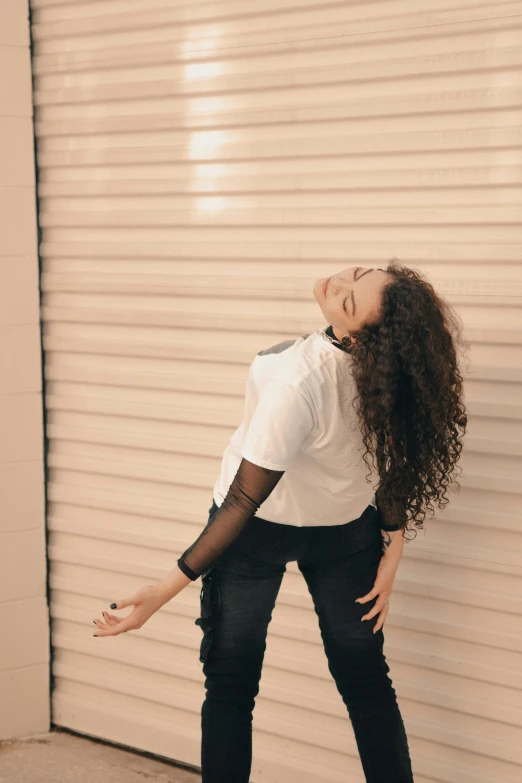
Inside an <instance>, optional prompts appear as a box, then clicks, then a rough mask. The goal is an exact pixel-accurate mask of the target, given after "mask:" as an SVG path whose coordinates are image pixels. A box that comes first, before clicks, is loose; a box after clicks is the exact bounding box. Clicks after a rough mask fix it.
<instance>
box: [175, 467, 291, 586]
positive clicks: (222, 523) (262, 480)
mask: <svg viewBox="0 0 522 783" xmlns="http://www.w3.org/2000/svg"><path fill="white" fill-rule="evenodd" d="M283 473H284V470H268V469H267V468H261V467H259V465H254V463H252V462H249V461H248V460H246V459H242V460H241V463H240V465H239V468H238V470H237V473H236V475H235V476H234V479H233V481H232V483H231V485H230V488H229V490H228V492H227V495H226V497H225V499H224V501H223V503H222V504H221V506H220V507H219V509H218V510H217V511H216V513H215V514H214V515H213V516H212V518H211V519H210V520H209V521H208V524H207V526H206V527H205V528H204V530H203V531H202V532H201V534H200V535H199V536H198V538H197V539H196V540H195V541H194V543H193V544H191V545H190V546H189V548H188V549H186V550H185V552H183V554H182V555H181V557H180V558H179V560H178V566H179V568H180V569H181V571H183V573H184V574H185V576H188V577H189V579H191V580H192V581H194V580H195V579H197V578H198V577H199V576H201V574H202V573H203V572H204V571H205V570H206V569H207V568H208V567H209V566H210V565H212V563H213V562H214V561H215V560H216V559H217V558H218V557H219V556H220V555H221V554H222V553H223V552H224V551H225V549H227V548H228V547H229V546H230V545H231V544H232V543H233V541H234V540H235V539H236V538H237V537H238V536H239V534H240V533H241V531H242V530H243V528H244V526H245V525H246V523H247V522H248V520H249V519H250V517H252V516H253V515H254V514H255V512H256V511H257V510H258V508H259V506H260V505H261V504H262V503H263V502H264V501H265V500H266V499H267V497H268V496H269V495H270V493H271V492H272V490H273V489H274V487H275V486H276V484H277V482H278V481H279V479H280V478H281V476H282V475H283Z"/></svg>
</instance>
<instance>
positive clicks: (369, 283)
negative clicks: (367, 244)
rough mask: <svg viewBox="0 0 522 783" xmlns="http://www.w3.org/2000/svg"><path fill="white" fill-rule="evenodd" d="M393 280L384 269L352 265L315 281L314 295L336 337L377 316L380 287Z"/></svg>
mask: <svg viewBox="0 0 522 783" xmlns="http://www.w3.org/2000/svg"><path fill="white" fill-rule="evenodd" d="M390 279H391V278H390V275H388V274H387V273H386V272H384V271H383V270H382V269H372V268H370V267H365V266H351V267H348V269H343V270H342V272H338V273H337V274H335V275H332V276H331V277H330V278H328V277H321V278H319V280H316V282H315V284H314V288H313V293H314V296H315V298H316V299H317V302H318V304H319V307H320V308H321V310H322V311H323V315H324V317H325V318H326V320H327V322H328V323H329V324H331V325H332V327H333V329H334V333H335V334H336V336H337V337H339V336H341V337H342V336H344V335H345V334H347V333H348V332H354V331H357V329H360V328H361V327H362V326H363V325H364V324H365V323H367V322H370V321H372V320H373V319H374V318H375V317H376V316H377V315H378V313H379V305H380V302H381V290H382V288H383V286H384V285H385V284H386V283H388V282H389V281H390ZM327 281H328V283H327ZM323 286H326V292H324V288H323Z"/></svg>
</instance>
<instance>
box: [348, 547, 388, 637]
mask: <svg viewBox="0 0 522 783" xmlns="http://www.w3.org/2000/svg"><path fill="white" fill-rule="evenodd" d="M388 555H389V553H387V554H385V555H383V557H382V558H381V562H380V563H379V568H378V570H377V577H376V579H375V584H374V585H373V588H372V590H370V592H369V593H367V594H366V595H363V596H362V598H356V599H355V600H356V603H359V604H365V603H367V602H368V601H371V600H372V599H373V598H375V597H377V601H376V602H375V605H374V606H373V608H372V609H371V610H370V611H369V612H368V614H365V615H364V617H361V620H371V619H372V617H375V615H376V614H378V615H379V618H378V620H377V622H376V623H375V626H374V628H373V632H374V633H377V631H379V630H380V629H381V628H382V626H383V625H384V622H385V620H386V618H387V616H388V611H389V603H388V602H389V600H390V596H391V594H392V590H393V581H394V579H395V574H396V573H397V568H398V565H399V562H398V560H397V559H396V558H391V557H389V556H388Z"/></svg>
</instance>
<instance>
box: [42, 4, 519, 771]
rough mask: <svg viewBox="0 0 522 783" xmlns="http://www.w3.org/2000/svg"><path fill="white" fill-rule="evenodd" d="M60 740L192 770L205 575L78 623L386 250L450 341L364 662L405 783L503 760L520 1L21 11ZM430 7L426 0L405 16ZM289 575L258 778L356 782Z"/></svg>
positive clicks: (194, 520)
mask: <svg viewBox="0 0 522 783" xmlns="http://www.w3.org/2000/svg"><path fill="white" fill-rule="evenodd" d="M31 5H32V14H33V17H32V21H33V35H34V52H35V57H34V72H35V90H36V94H35V100H36V112H37V135H38V165H39V178H40V179H39V197H40V223H41V227H42V240H43V241H42V246H41V253H42V265H43V278H42V286H43V310H42V315H43V320H44V340H45V351H46V356H45V360H46V370H45V374H46V379H47V387H46V401H47V413H48V419H47V433H48V437H49V444H50V449H49V469H50V472H49V481H50V484H49V498H50V507H49V528H50V548H49V554H50V558H51V586H52V614H53V640H54V676H55V690H54V696H53V710H54V712H53V714H54V721H55V723H57V724H59V725H61V726H66V727H70V728H72V729H75V730H77V731H80V732H85V733H87V734H92V735H95V736H98V737H104V738H107V739H109V740H113V741H116V742H121V743H126V744H128V745H132V746H135V747H137V748H144V749H146V750H149V751H153V752H155V753H159V754H162V755H165V756H169V757H171V758H173V759H177V760H179V761H182V762H186V763H188V764H193V765H198V763H199V738H200V704H201V701H202V698H203V678H202V673H201V669H200V664H199V661H198V655H197V652H198V648H199V643H200V638H201V631H200V629H199V628H198V627H197V626H196V625H195V624H194V620H195V618H196V617H197V615H198V610H199V603H198V601H199V589H200V585H199V582H197V583H195V584H194V585H192V586H190V587H189V588H187V589H186V590H185V591H183V593H182V594H181V595H180V596H179V597H178V598H176V599H175V600H174V601H173V602H171V604H170V605H169V606H168V607H167V608H165V610H164V611H162V612H161V613H160V614H159V615H157V616H156V617H154V618H153V619H152V620H151V621H150V622H149V623H148V624H147V625H146V626H145V627H144V628H143V629H142V630H141V631H139V632H137V633H134V634H131V635H127V636H124V637H120V638H118V639H112V640H102V641H100V640H98V639H93V638H92V636H91V631H92V625H91V621H92V618H93V617H94V616H97V615H99V612H100V610H101V609H102V608H103V607H104V606H106V605H107V603H108V601H109V600H113V599H115V598H118V597H121V596H122V595H125V594H127V593H128V592H129V591H134V590H135V589H137V587H139V586H140V585H141V584H143V583H147V582H150V581H151V580H156V579H158V578H160V577H161V576H163V574H164V573H165V572H166V571H167V570H168V569H170V568H171V567H172V566H173V564H174V563H175V561H176V558H177V557H178V555H179V554H180V552H181V551H182V550H183V549H184V548H185V547H186V546H187V545H188V544H189V543H190V542H191V541H192V540H193V539H194V538H195V536H196V535H197V534H198V532H199V530H200V529H201V527H202V526H203V525H204V524H205V522H206V519H207V511H208V508H209V507H210V503H211V492H212V487H213V484H214V481H215V479H216V477H217V472H218V470H219V466H220V461H221V454H222V451H223V449H224V447H225V445H226V443H227V441H228V439H229V437H230V435H231V434H232V432H233V430H234V429H235V427H236V426H237V425H238V424H239V422H240V420H241V417H242V413H243V393H244V383H245V379H246V373H247V368H248V365H249V363H250V361H251V360H252V358H253V356H254V355H255V353H256V352H257V351H258V350H260V349H261V348H263V347H266V346H267V345H270V344H273V343H275V342H277V341H279V340H283V339H286V338H290V337H295V336H298V335H299V334H304V333H307V332H308V331H310V330H312V329H314V328H317V327H319V326H322V325H323V321H322V316H321V313H320V311H319V309H318V307H317V305H316V303H315V301H314V299H313V296H312V293H311V291H312V284H313V281H314V280H315V279H316V278H317V277H319V276H323V275H327V274H331V273H332V272H335V271H337V270H339V269H342V268H344V267H345V266H348V265H352V264H354V263H362V264H363V265H370V264H371V265H376V264H382V263H385V262H386V260H388V259H389V258H390V257H391V256H392V255H395V256H396V257H398V258H399V260H400V261H402V262H403V263H405V264H410V265H413V266H417V267H419V268H421V269H422V270H424V271H426V272H427V273H428V274H429V276H430V278H431V279H432V280H433V281H434V282H435V283H436V285H437V286H438V288H439V289H440V290H441V291H442V292H443V293H444V294H445V295H447V296H448V297H449V299H450V300H451V302H453V303H454V305H455V306H456V307H457V309H458V311H459V313H460V314H461V315H462V317H463V320H464V322H465V324H466V327H467V337H468V338H469V339H470V341H471V342H472V352H471V365H470V369H469V373H468V376H467V400H468V404H469V407H470V411H471V426H470V431H469V437H468V439H467V448H466V453H465V456H464V458H463V460H462V467H463V468H464V469H465V476H464V478H463V480H462V483H463V486H462V490H461V492H460V494H458V495H453V496H452V502H451V504H450V507H449V509H447V510H446V511H445V512H444V513H443V514H442V513H439V514H438V516H437V519H436V520H434V521H432V522H428V524H427V528H426V533H425V534H422V533H421V534H419V536H418V538H417V540H416V541H415V542H414V544H412V545H408V546H407V551H406V553H405V556H404V561H403V563H402V565H401V569H400V574H399V577H398V580H397V585H396V590H395V594H394V601H393V604H394V605H393V609H392V612H391V616H390V619H389V621H388V623H387V626H386V627H387V634H386V638H387V654H388V659H389V662H390V666H391V669H392V675H393V677H394V682H395V685H396V688H397V691H398V694H399V698H400V703H401V706H402V710H403V715H404V719H405V723H406V726H407V730H408V733H409V737H410V743H411V748H412V753H413V758H414V768H415V771H416V783H435V781H438V782H440V781H442V782H443V783H464V782H465V783H471V781H473V783H492V781H494V782H495V783H515V781H519V780H520V772H521V769H522V732H521V724H522V707H521V698H520V690H521V688H522V654H521V653H522V627H521V614H522V604H521V588H522V533H521V524H520V505H521V500H522V498H521V489H522V483H521V481H520V475H521V451H522V449H521V442H522V438H521V434H522V422H521V419H522V405H521V396H520V390H521V382H522V350H521V338H522V325H521V318H520V306H521V301H522V300H521V278H522V230H521V226H520V220H521V217H522V209H521V204H522V195H521V194H522V191H521V184H522V152H521V141H522V138H521V125H522V123H521V116H522V115H521V109H520V106H521V99H522V71H521V65H522V46H521V43H522V2H507V3H502V2H483V3H481V2H479V0H475V1H474V2H471V1H470V0H458V2H457V3H456V2H455V0H436V1H435V0H434V1H433V2H429V3H416V2H414V0H402V1H401V0H391V1H390V2H385V1H384V0H382V1H380V2H371V3H370V2H367V3H347V2H328V3H326V2H325V3H319V2H317V1H316V2H308V0H299V2H291V0H279V1H278V2H275V0H264V2H263V3H259V2H257V1H255V0H245V1H243V2H241V1H238V2H233V1H232V0H221V1H219V0H218V1H216V2H208V3H202V2H197V1H194V2H190V0H183V2H181V0H170V1H169V2H168V1H167V0H147V1H145V0H141V1H138V0H113V2H111V3H104V2H81V1H79V0H69V1H68V2H59V0H32V2H31ZM421 9H422V10H421ZM294 566H295V564H293V565H290V567H289V569H288V574H287V576H286V577H285V579H284V582H283V588H282V591H281V594H280V598H279V602H278V605H277V608H276V611H275V614H274V619H273V622H272V625H271V629H270V636H269V641H268V650H267V654H266V664H265V669H264V675H263V680H262V684H261V692H260V695H259V698H258V705H257V708H256V716H255V762H254V766H253V772H252V780H253V781H256V783H260V781H266V783H276V781H277V783H279V782H280V781H285V783H287V782H289V783H293V782H294V781H295V782H296V783H297V781H299V783H334V781H335V782H336V783H337V782H338V783H341V781H342V782H343V783H346V782H347V781H351V782H352V783H360V781H362V773H361V768H360V763H359V759H358V756H357V752H356V746H355V741H354V738H353V733H352V730H351V727H350V724H349V722H348V718H347V716H346V713H345V708H344V706H343V704H342V702H341V699H340V696H339V695H338V693H337V691H336V689H335V686H334V684H333V682H332V680H331V678H330V675H329V673H328V670H327V666H326V661H325V657H324V653H323V649H322V645H321V642H320V636H319V631H318V628H317V622H316V617H315V614H314V612H313V608H312V603H311V599H310V598H309V596H308V594H307V593H306V590H305V585H304V581H303V580H302V578H301V576H300V575H299V573H298V571H297V569H296V567H294Z"/></svg>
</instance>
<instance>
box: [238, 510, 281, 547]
mask: <svg viewBox="0 0 522 783" xmlns="http://www.w3.org/2000/svg"><path fill="white" fill-rule="evenodd" d="M244 533H245V536H244V538H243V545H244V547H245V549H246V550H247V551H248V552H249V553H250V554H253V555H254V554H258V553H259V552H265V551H266V550H267V549H273V548H274V547H276V546H278V545H279V544H280V543H281V541H282V540H283V536H284V534H285V526H284V525H281V524H279V523H278V522H269V521H268V520H266V519H261V518H260V517H252V518H251V519H250V520H249V521H248V523H247V526H246V529H245V531H244Z"/></svg>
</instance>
